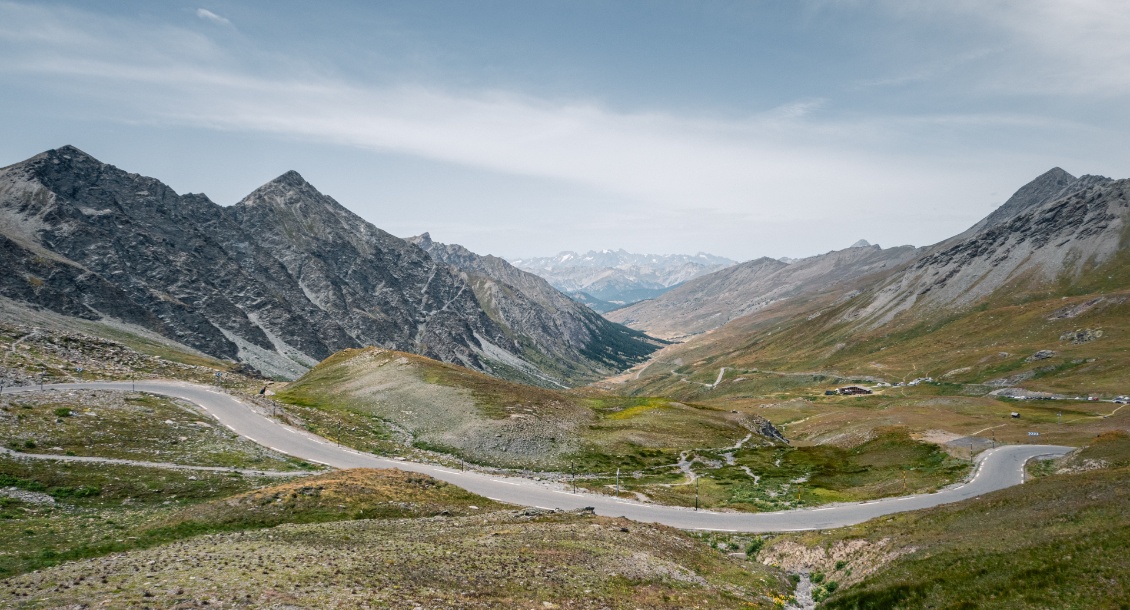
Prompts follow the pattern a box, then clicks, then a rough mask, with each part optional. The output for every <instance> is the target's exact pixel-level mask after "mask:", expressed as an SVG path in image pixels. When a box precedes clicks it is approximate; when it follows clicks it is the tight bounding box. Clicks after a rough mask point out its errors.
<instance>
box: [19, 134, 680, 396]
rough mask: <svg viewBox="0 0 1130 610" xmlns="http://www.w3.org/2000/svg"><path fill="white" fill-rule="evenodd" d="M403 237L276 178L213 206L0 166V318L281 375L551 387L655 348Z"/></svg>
mask: <svg viewBox="0 0 1130 610" xmlns="http://www.w3.org/2000/svg"><path fill="white" fill-rule="evenodd" d="M417 243H419V244H420V245H423V246H426V247H428V248H430V249H431V252H432V253H431V254H430V253H429V252H428V251H425V249H422V248H421V247H420V246H418V245H417ZM417 243H410V242H409V241H405V240H403V239H400V238H398V237H395V236H393V235H390V234H389V233H387V232H385V231H382V230H380V229H379V228H377V227H375V226H373V225H372V224H370V223H368V222H366V221H365V220H364V219H362V218H360V217H358V216H357V215H355V214H353V213H352V212H350V211H349V210H348V209H346V208H345V207H344V206H342V205H341V204H339V203H338V202H337V201H335V200H334V199H333V198H331V197H328V196H326V195H324V194H322V193H320V192H319V191H318V190H317V189H316V188H314V186H312V185H311V184H309V183H308V182H306V181H305V180H304V179H303V178H302V176H300V175H299V174H298V173H297V172H293V171H291V172H287V173H285V174H283V175H281V176H279V177H278V178H276V179H275V180H272V181H270V182H268V183H267V184H265V185H263V186H262V187H260V188H258V189H256V190H255V191H254V192H252V193H251V194H249V195H248V196H247V197H245V198H244V199H243V200H242V201H240V202H238V203H237V204H235V205H232V206H228V207H224V206H221V205H219V204H216V203H214V202H212V201H211V200H209V199H208V198H207V197H206V196H204V195H201V194H192V193H189V194H184V195H180V194H177V193H176V192H174V191H173V190H172V189H171V188H169V187H168V186H166V185H164V184H162V183H161V182H160V181H158V180H156V179H154V178H148V177H144V176H139V175H137V174H133V173H129V172H126V171H123V170H120V169H118V168H116V167H114V166H112V165H108V164H105V163H102V162H100V161H99V160H97V159H95V158H93V157H91V156H90V155H87V154H86V153H84V152H82V151H81V150H79V149H77V148H74V147H72V146H65V147H62V148H60V149H57V150H50V151H47V152H44V153H42V154H39V155H36V156H34V157H32V158H30V159H28V160H26V161H23V162H21V163H16V164H14V165H10V166H8V167H5V168H2V169H0V263H2V264H3V265H4V267H5V273H4V274H3V275H2V277H0V297H2V298H3V299H4V301H5V303H4V305H5V306H6V307H5V308H4V309H5V310H6V311H19V309H20V308H21V307H22V308H25V310H26V308H32V309H40V310H48V311H50V312H54V313H55V314H60V315H63V316H69V317H72V318H79V319H85V320H92V321H99V322H102V323H104V324H106V325H110V326H113V327H114V328H115V329H117V330H119V331H120V330H121V329H123V328H124V329H126V330H128V331H129V332H136V333H137V334H145V333H149V334H155V335H159V336H161V337H163V338H164V339H167V340H171V341H174V342H176V343H178V344H180V345H182V346H185V347H188V348H191V349H192V350H195V351H197V352H201V353H204V354H206V355H209V356H212V357H216V358H221V359H227V360H232V361H238V362H242V363H245V364H246V365H248V366H250V367H253V368H254V369H256V370H258V371H261V372H262V373H263V374H265V375H268V376H272V377H280V378H288V379H293V378H297V377H299V376H301V375H302V374H303V373H305V372H306V371H307V370H309V368H310V367H312V366H313V365H315V364H316V363H318V362H319V361H321V360H323V359H325V358H326V357H328V356H330V355H331V354H333V353H335V352H338V351H340V350H343V349H346V348H355V347H364V346H369V345H372V346H378V347H383V348H387V349H397V350H400V351H405V352H411V353H416V354H420V355H423V356H427V357H430V358H434V359H436V360H441V361H445V362H451V363H456V364H460V365H462V366H466V367H468V368H471V369H475V370H479V371H482V372H486V373H489V374H492V375H495V376H499V377H503V378H508V379H513V380H518V381H523V382H526V383H532V384H536V385H543V386H549V387H563V386H570V385H576V384H578V383H585V382H588V381H591V380H593V379H598V378H601V377H604V376H607V375H609V374H613V373H615V372H616V371H618V370H620V369H623V368H626V367H627V366H630V365H631V364H633V363H636V362H640V361H642V360H643V359H645V358H646V357H647V355H648V354H649V353H650V352H651V351H653V350H655V349H656V348H657V346H658V345H659V342H656V341H654V340H651V339H650V338H648V337H646V336H645V335H643V334H642V333H639V332H637V331H634V330H631V329H628V328H626V327H623V326H620V325H618V324H615V323H612V322H609V321H608V320H605V319H604V318H601V317H600V316H598V315H596V314H594V313H593V312H592V311H590V310H588V309H587V308H585V307H584V306H582V305H580V304H577V303H575V302H573V301H571V300H569V299H567V298H564V297H560V296H559V295H556V294H554V291H553V289H552V288H550V287H549V285H548V284H546V283H545V282H544V281H543V280H541V279H540V278H537V277H536V276H533V275H531V274H528V273H526V272H523V271H520V270H518V269H516V268H514V267H512V266H510V265H509V263H506V262H505V261H503V260H501V259H497V258H493V257H478V256H477V255H474V254H473V253H470V252H469V251H467V250H465V249H462V248H459V247H457V246H451V247H444V248H440V247H439V246H438V245H436V244H433V243H432V242H430V240H417ZM15 317H16V318H17V319H16V320H15V321H16V322H19V318H20V316H19V315H18V314H17V315H15ZM24 317H28V316H24Z"/></svg>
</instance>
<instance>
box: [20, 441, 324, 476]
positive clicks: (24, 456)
mask: <svg viewBox="0 0 1130 610" xmlns="http://www.w3.org/2000/svg"><path fill="white" fill-rule="evenodd" d="M0 455H6V456H9V457H13V458H16V459H17V460H55V461H58V462H87V463H95V464H120V465H123V466H144V467H146V468H167V469H169V470H205V471H208V472H238V473H239V474H243V475H248V476H256V477H304V476H307V475H311V474H319V472H320V471H314V472H311V471H305V470H292V471H286V470H251V469H248V468H227V467H224V466H185V465H184V464H173V463H171V462H143V461H140V460H123V459H119V458H104V457H90V456H85V455H54V454H50V453H25V452H23V451H12V450H11V449H8V448H7V447H0Z"/></svg>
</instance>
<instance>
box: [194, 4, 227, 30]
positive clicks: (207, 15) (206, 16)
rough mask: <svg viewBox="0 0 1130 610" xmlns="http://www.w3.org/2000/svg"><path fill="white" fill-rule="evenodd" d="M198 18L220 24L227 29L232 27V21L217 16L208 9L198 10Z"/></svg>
mask: <svg viewBox="0 0 1130 610" xmlns="http://www.w3.org/2000/svg"><path fill="white" fill-rule="evenodd" d="M196 16H197V17H199V18H201V19H203V20H205V21H211V22H212V23H218V24H220V25H222V26H225V27H232V23H231V21H230V20H228V18H227V17H221V16H219V15H217V14H216V13H213V12H212V11H210V10H208V9H206V8H198V9H196Z"/></svg>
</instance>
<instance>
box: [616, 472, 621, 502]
mask: <svg viewBox="0 0 1130 610" xmlns="http://www.w3.org/2000/svg"><path fill="white" fill-rule="evenodd" d="M616 497H617V498H619V497H620V469H619V468H617V469H616Z"/></svg>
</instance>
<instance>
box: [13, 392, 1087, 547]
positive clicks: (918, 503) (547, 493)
mask: <svg viewBox="0 0 1130 610" xmlns="http://www.w3.org/2000/svg"><path fill="white" fill-rule="evenodd" d="M133 388H136V390H137V391H139V392H150V393H153V394H161V395H164V396H173V397H176V398H183V399H185V400H188V401H190V402H193V403H196V404H197V405H199V406H200V408H202V409H204V410H205V411H206V412H207V413H209V414H210V415H211V416H212V417H214V418H216V419H217V420H218V421H219V422H220V423H222V424H223V425H225V426H227V427H228V428H230V429H231V430H232V431H233V432H235V433H236V434H239V435H241V436H244V437H246V438H248V439H250V440H252V441H255V442H256V443H259V444H260V445H264V446H266V447H270V448H271V449H274V450H275V451H278V452H280V453H286V454H288V455H292V456H294V457H297V458H300V459H303V460H307V461H310V462H316V463H319V464H325V465H327V466H332V467H334V468H399V469H401V470H409V471H413V472H420V473H424V474H427V475H430V476H433V477H435V478H437V479H440V480H443V481H447V482H449V483H452V484H454V485H458V486H459V487H462V488H464V489H466V490H468V491H471V492H473V493H476V494H479V495H481V496H486V497H488V498H491V499H493V500H499V501H502V502H508V503H511V504H518V505H522V506H533V507H540V508H547V509H550V508H561V509H576V508H583V507H587V506H591V507H593V508H595V509H596V512H597V514H600V515H605V516H611V517H619V516H623V517H627V518H629V519H632V520H635V521H642V522H654V523H662V524H664V525H669V526H671V527H677V528H680V529H703V530H718V531H735V532H785V531H797V530H817V529H829V528H836V527H843V526H847V525H853V524H856V523H862V522H864V521H868V520H870V519H874V518H876V517H880V516H882V515H889V514H891V513H899V512H904V511H910V510H918V509H921V508H929V507H931V506H938V505H939V504H947V503H950V502H958V501H961V500H965V499H968V498H974V497H977V496H980V495H982V494H985V493H988V492H991V491H996V490H998V489H1004V488H1006V487H1011V486H1013V485H1019V484H1021V483H1023V482H1024V464H1025V463H1026V462H1027V461H1028V460H1029V459H1032V458H1034V457H1037V456H1058V455H1063V454H1064V453H1067V452H1068V451H1070V450H1071V449H1072V448H1071V447H1058V446H1053V445H1005V446H1001V447H997V448H995V449H990V450H988V451H985V452H982V453H981V454H979V455H978V456H977V469H976V471H975V472H974V474H973V477H972V478H971V479H970V480H968V481H966V482H965V483H961V484H957V485H953V486H950V487H947V488H945V489H943V490H941V491H938V492H936V493H932V494H920V495H913V496H903V497H898V498H885V499H882V500H871V501H867V502H853V503H843V504H835V505H828V506H823V507H820V508H810V509H802V510H790V511H782V512H776V513H737V512H713V511H705V510H702V511H694V510H691V509H687V508H681V507H674V506H663V505H656V504H644V503H640V502H632V501H627V500H621V499H617V498H612V497H608V496H601V495H596V494H589V493H579V494H573V493H571V492H570V490H569V489H567V488H566V487H565V486H564V485H561V484H558V483H547V482H539V481H531V480H529V479H521V478H511V477H502V476H495V475H489V474H483V473H478V472H459V471H457V470H452V469H449V468H443V467H440V466H433V465H430V464H418V463H415V462H409V461H403V460H394V459H388V458H382V457H377V456H375V455H372V454H368V453H362V452H360V451H356V450H354V449H350V448H348V447H344V446H342V445H338V444H335V443H333V442H331V441H328V440H326V439H324V438H321V437H319V436H316V435H314V434H310V433H309V432H306V431H305V430H299V429H296V428H292V427H290V426H286V425H284V424H281V423H279V422H277V421H275V420H273V419H271V418H269V417H266V416H264V415H262V414H260V413H258V412H257V411H255V410H253V409H251V408H250V407H249V406H247V405H246V404H244V403H242V402H240V401H239V400H238V399H236V398H235V397H233V396H231V395H229V394H226V393H224V392H222V391H220V390H218V389H215V388H210V387H208V386H202V385H196V384H190V383H184V382H178V381H138V382H136V383H134V382H128V381H127V382H90V383H67V384H54V385H47V386H44V389H45V390H77V389H92V390H130V389H133ZM37 390H38V388H35V387H21V388H6V389H5V390H4V393H5V394H8V393H15V392H28V391H37Z"/></svg>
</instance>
